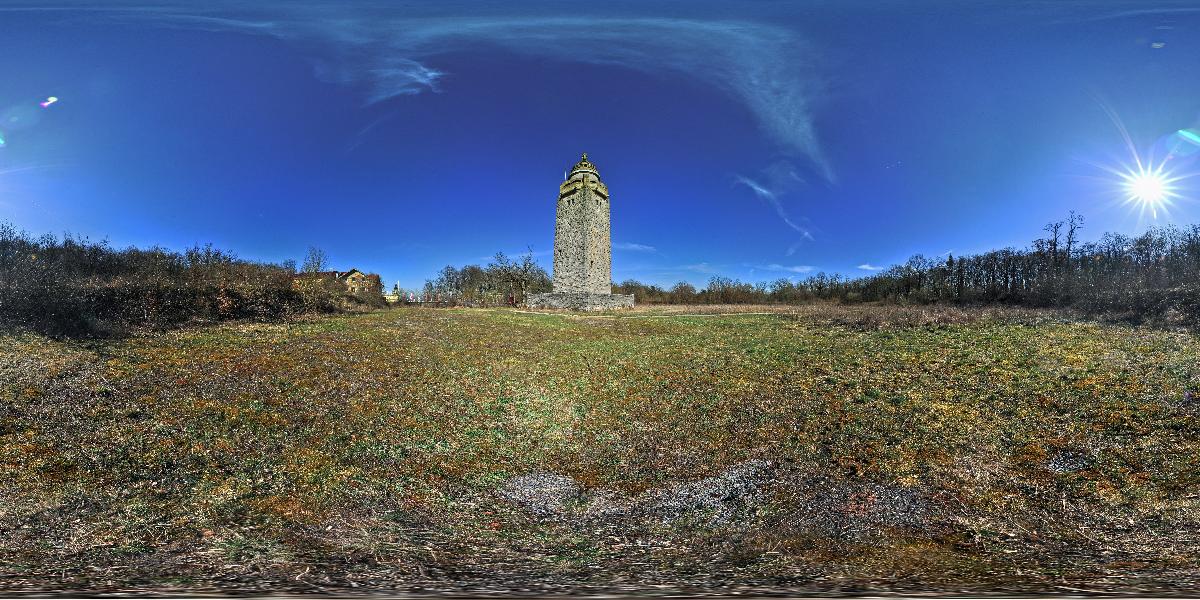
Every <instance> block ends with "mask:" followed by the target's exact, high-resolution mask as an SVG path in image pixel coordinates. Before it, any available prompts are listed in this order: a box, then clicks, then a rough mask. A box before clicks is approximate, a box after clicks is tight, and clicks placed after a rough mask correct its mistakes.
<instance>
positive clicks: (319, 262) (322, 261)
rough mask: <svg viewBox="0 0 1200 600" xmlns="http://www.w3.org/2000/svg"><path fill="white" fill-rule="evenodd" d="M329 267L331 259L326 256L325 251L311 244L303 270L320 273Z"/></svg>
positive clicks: (305, 257)
mask: <svg viewBox="0 0 1200 600" xmlns="http://www.w3.org/2000/svg"><path fill="white" fill-rule="evenodd" d="M328 268H329V259H328V258H327V257H326V256H325V251H324V250H322V249H320V248H318V247H316V246H309V247H308V254H306V255H305V256H304V266H302V267H301V270H302V271H303V272H305V273H319V272H321V271H325V270H327V269H328Z"/></svg>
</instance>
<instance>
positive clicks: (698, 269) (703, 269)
mask: <svg viewBox="0 0 1200 600" xmlns="http://www.w3.org/2000/svg"><path fill="white" fill-rule="evenodd" d="M680 269H683V270H684V271H691V272H693V273H703V274H706V275H711V274H713V273H716V272H717V270H716V269H715V268H713V266H712V265H710V264H708V263H706V262H701V263H695V264H690V265H683V266H682V267H680Z"/></svg>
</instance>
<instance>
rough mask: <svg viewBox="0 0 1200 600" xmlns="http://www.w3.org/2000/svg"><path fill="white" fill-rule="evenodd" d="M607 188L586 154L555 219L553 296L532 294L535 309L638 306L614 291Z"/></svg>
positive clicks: (564, 188) (563, 191) (566, 185)
mask: <svg viewBox="0 0 1200 600" xmlns="http://www.w3.org/2000/svg"><path fill="white" fill-rule="evenodd" d="M609 215H610V210H609V202H608V186H606V185H604V182H602V181H600V173H599V171H597V170H596V165H593V164H592V163H591V162H589V161H588V158H587V153H586V152H585V153H584V154H583V158H582V159H581V160H580V161H579V162H578V163H576V164H575V167H574V168H572V169H571V172H570V174H569V175H567V178H566V180H565V181H563V182H562V185H560V186H558V202H557V204H556V210H555V220H554V292H553V293H550V294H531V295H530V296H529V298H528V303H529V305H530V306H538V307H545V308H572V309H576V310H601V309H606V308H621V307H630V306H633V296H631V295H622V294H613V293H612V239H611V232H610V229H609Z"/></svg>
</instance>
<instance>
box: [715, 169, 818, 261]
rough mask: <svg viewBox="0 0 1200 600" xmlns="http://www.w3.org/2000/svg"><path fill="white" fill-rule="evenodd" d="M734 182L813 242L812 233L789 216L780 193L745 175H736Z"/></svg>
mask: <svg viewBox="0 0 1200 600" xmlns="http://www.w3.org/2000/svg"><path fill="white" fill-rule="evenodd" d="M734 180H735V181H736V182H737V183H740V184H742V185H744V186H746V187H748V188H750V191H752V192H754V195H756V196H758V197H759V198H760V199H762V200H763V201H764V202H766V203H767V204H769V205H770V206H771V208H773V209H775V214H776V215H779V218H780V220H782V221H783V222H784V224H785V225H787V226H788V227H791V228H792V229H794V230H795V231H796V232H797V233H799V234H800V235H801V237H803V238H804V239H806V240H809V241H812V239H813V236H812V233H810V232H809V231H808V229H807V228H805V227H801V226H800V225H799V224H797V223H796V222H795V221H793V220H792V218H791V216H789V215H788V213H787V210H785V209H784V207H783V202H781V201H780V199H779V196H780V192H777V191H775V190H773V189H771V188H768V187H767V186H766V185H765V184H763V183H760V182H758V181H756V180H754V179H751V178H749V177H746V176H745V175H734ZM794 252H795V250H792V251H791V252H789V256H790V255H791V254H792V253H794Z"/></svg>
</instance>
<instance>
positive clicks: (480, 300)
mask: <svg viewBox="0 0 1200 600" xmlns="http://www.w3.org/2000/svg"><path fill="white" fill-rule="evenodd" d="M550 285H551V284H550V274H549V273H547V272H546V270H545V269H543V268H542V267H541V266H540V265H538V264H537V263H536V262H534V260H533V252H532V251H528V252H525V253H524V254H521V255H520V256H518V257H516V258H515V259H513V258H509V257H508V256H507V255H506V254H504V253H503V252H497V253H496V255H495V256H494V257H493V258H492V260H491V262H489V263H488V264H487V265H485V266H482V267H481V266H479V265H466V266H464V267H462V268H455V267H454V266H453V265H447V266H446V267H444V268H442V270H441V271H440V272H438V274H437V277H435V278H433V279H429V280H426V281H425V286H424V288H423V289H422V290H421V291H420V292H419V293H421V294H423V295H424V296H425V297H427V298H442V299H444V300H445V301H447V302H451V303H454V304H462V305H466V306H499V305H503V304H521V303H524V302H525V298H526V297H527V296H528V295H529V294H536V293H540V292H548V291H550ZM394 291H395V292H396V293H401V294H402V293H404V291H403V290H400V289H399V288H396V289H395V290H394Z"/></svg>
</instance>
